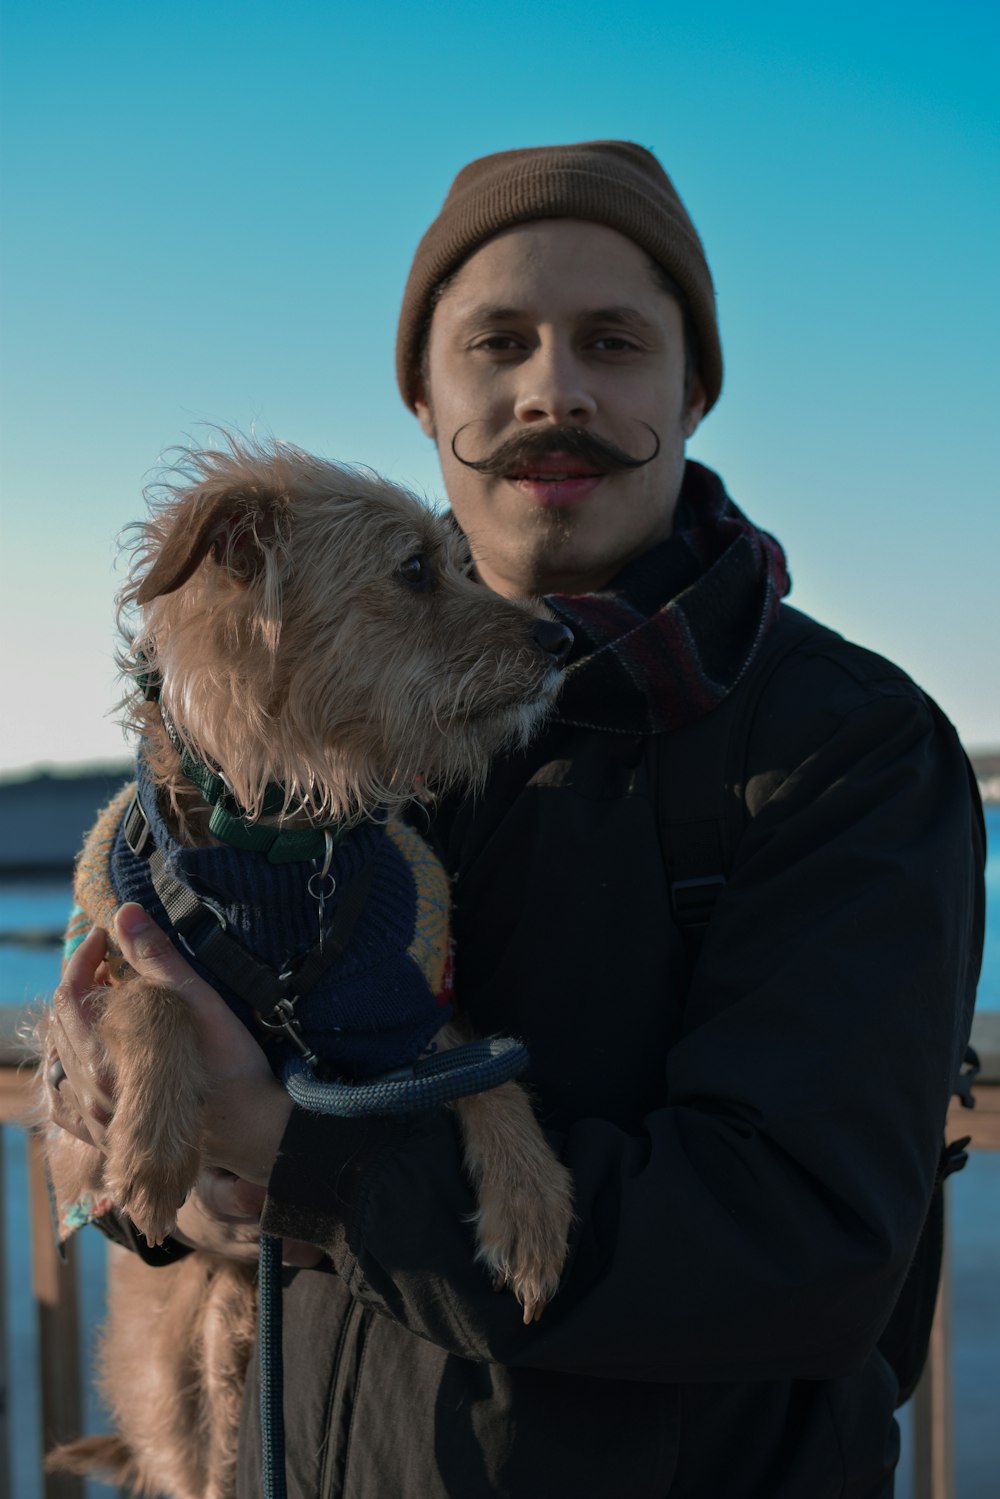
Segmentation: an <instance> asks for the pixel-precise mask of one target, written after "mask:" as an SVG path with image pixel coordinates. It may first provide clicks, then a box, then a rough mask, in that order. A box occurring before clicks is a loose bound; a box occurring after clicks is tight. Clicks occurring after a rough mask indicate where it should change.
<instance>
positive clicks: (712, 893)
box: [670, 874, 726, 927]
mask: <svg viewBox="0 0 1000 1499" xmlns="http://www.w3.org/2000/svg"><path fill="white" fill-rule="evenodd" d="M725 883H726V881H725V877H724V876H723V875H721V874H709V875H703V876H702V877H701V878H700V879H697V880H674V882H673V884H672V885H671V886H670V904H671V907H672V908H673V913H674V920H675V921H676V922H677V924H678V926H695V927H698V926H707V925H708V920H709V917H710V916H711V914H712V912H713V911H714V909H715V903H716V901H717V900H718V898H719V896H720V895H721V893H722V888H723V886H724V885H725Z"/></svg>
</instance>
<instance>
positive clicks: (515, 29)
mask: <svg viewBox="0 0 1000 1499" xmlns="http://www.w3.org/2000/svg"><path fill="white" fill-rule="evenodd" d="M998 42H1000V8H998V7H997V6H996V5H995V4H986V3H975V4H972V3H961V0H959V3H957V4H952V5H950V6H946V5H944V4H936V3H935V4H926V3H920V0H916V3H909V4H906V5H902V4H895V3H884V4H880V5H872V4H870V3H869V4H866V5H857V4H853V3H851V0H845V3H840V4H836V5H833V4H830V5H824V4H818V5H812V6H808V7H807V6H803V5H801V3H799V4H795V5H792V4H788V5H785V4H761V5H746V4H737V3H733V0H728V3H720V4H717V5H715V6H714V7H698V8H695V7H692V6H684V7H680V6H674V5H671V4H669V3H667V4H664V3H657V4H649V3H645V0H641V3H638V4H631V5H629V6H628V7H622V8H617V7H614V8H613V7H611V6H608V5H602V6H593V5H588V4H586V3H576V4H573V5H568V4H561V3H560V4H548V5H546V4H532V5H525V4H520V3H511V4H505V5H503V6H500V5H495V4H493V3H491V0H487V3H484V4H481V5H479V6H476V7H472V6H469V5H467V4H456V3H453V0H444V3H438V4H436V5H435V6H434V7H433V8H431V7H414V6H412V5H410V4H406V5H404V4H397V3H395V0H393V3H390V4H384V5H380V6H378V5H373V6H371V7H369V8H366V9H364V10H362V8H360V7H350V8H348V7H340V6H337V5H335V4H327V5H320V4H296V3H294V0H290V3H286V4H284V5H278V4H276V3H266V4H265V3H249V4H242V5H239V6H236V5H222V4H212V3H211V0H207V3H204V4H201V5H198V6H195V5H191V4H187V3H183V0H181V3H173V4H170V5H165V4H160V3H155V0H154V3H149V4H145V5H138V4H135V3H131V4H123V3H119V0H105V3H100V4H87V3H85V0H72V3H68V0H60V3H45V0H5V3H4V5H3V8H2V10H0V101H2V102H0V111H2V114H0V152H2V161H0V166H2V185H0V194H2V197H0V215H2V229H0V320H2V321H0V336H2V341H3V342H2V356H0V357H2V373H0V379H2V386H0V397H2V407H0V484H2V545H3V553H2V564H0V566H2V581H3V587H2V589H0V611H2V613H0V629H2V631H3V638H4V642H5V648H4V652H3V658H4V666H3V670H4V679H3V685H2V687H0V691H2V694H3V700H4V703H5V708H6V711H5V714H4V727H3V729H2V730H0V770H4V769H7V770H9V769H13V768H18V767H22V766H27V765H29V764H32V763H35V762H39V761H41V762H45V761H48V762H56V763H60V762H67V761H73V760H85V759H92V758H99V757H105V756H108V755H114V754H116V753H120V752H121V750H122V741H121V738H120V734H119V731H118V730H117V729H116V728H115V727H114V724H113V722H112V721H111V720H110V719H109V718H108V717H107V716H106V715H107V711H108V708H109V706H110V705H111V703H112V702H113V701H114V698H115V696H116V687H115V679H114V668H113V648H114V635H113V616H112V597H113V593H114V590H115V587H116V586H117V578H116V575H115V573H114V570H113V562H114V555H115V538H116V535H117V533H118V532H119V530H120V528H121V527H122V526H123V525H125V524H126V523H127V522H128V521H130V520H133V519H135V518H137V517H138V516H140V515H141V514H142V508H143V507H142V497H141V496H142V488H143V485H144V483H145V482H147V481H148V479H149V478H150V476H151V471H152V470H153V468H154V467H155V464H156V462H157V459H158V457H159V455H161V454H162V453H164V452H165V451H166V450H168V449H169V448H170V447H171V446H172V445H174V444H176V443H178V442H182V441H184V440H185V439H187V438H193V439H195V440H196V441H204V440H206V438H207V437H208V436H209V434H208V433H207V432H206V429H205V426H204V424H213V423H214V424H222V425H226V426H235V427H239V428H241V429H244V430H246V429H249V428H251V427H253V428H255V429H256V430H257V431H258V432H259V433H261V434H274V435H276V436H279V437H282V438H286V439H288V440H290V441H293V442H296V443H298V444H300V445H301V446H304V447H308V448H314V449H316V450H317V451H320V452H322V453H325V454H327V455H328V456H331V457H336V458H338V459H341V460H345V461H357V462H363V463H367V464H370V465H372V466H373V467H376V468H379V469H381V470H383V471H384V472H386V473H388V474H390V475H392V476H393V477H395V478H398V479H403V480H406V481H409V482H411V483H413V484H414V485H415V486H416V487H417V488H419V489H421V490H422V491H424V492H426V493H427V494H428V495H431V496H433V495H436V494H439V493H440V479H439V475H438V470H437V465H436V460H435V457H434V453H433V449H432V448H431V447H430V445H429V444H428V443H427V441H426V440H425V439H424V438H423V437H422V436H421V434H420V432H419V429H418V428H417V425H416V423H415V422H414V420H413V418H412V417H411V416H410V415H409V413H408V412H407V411H406V410H405V409H404V407H403V406H402V404H401V403H400V401H399V398H398V396H397V394H396V390H395V384H394V378H393V367H392V351H393V339H394V331H395V320H396V314H397V311H398V306H399V298H400V295H401V292H402V287H403V282H404V280H405V276H406V271H407V268H408V264H409V259H410V256H411V255H412V252H413V249H414V248H415V246H416V243H417V241H418V239H419V237H420V235H421V233H422V232H423V230H424V229H425V228H426V226H427V224H428V223H429V221H430V219H431V218H432V217H433V215H434V213H435V211H436V209H437V207H438V205H439V203H440V201H441V199H442V198H443V196H444V194H445V192H446V191H447V188H448V184H449V182H450V180H451V178H452V176H453V175H454V173H455V171H456V170H457V169H458V168H459V167H460V166H461V165H462V164H463V163H464V162H465V161H467V160H469V159H470V158H471V157H473V156H477V155H480V154H482V153H484V152H488V151H493V150H501V149H504V148H506V147H510V146H518V145H537V144H542V143H547V142H554V141H571V140H583V139H592V138H599V137H605V136H617V137H624V138H628V139H632V140H636V141H639V142H641V143H642V144H643V145H646V146H649V147H650V148H652V149H653V150H655V151H656V152H657V154H658V155H659V156H660V158H661V160H662V161H663V163H664V165H665V166H666V168H667V170H668V171H669V172H670V173H671V175H672V176H673V178H674V180H675V182H676V184H677V186H678V188H679V190H680V192H681V194H682V195H683V197H684V199H685V201H686V203H687V205H688V208H689V209H690V211H691V213H692V216H693V217H694V219H695V222H696V224H697V225H698V228H699V230H700V232H701V235H702V238H703V239H704V241H705V244H706V247H707V250H708V255H709V259H710V262H711V265H712V269H713V273H714V275H715V280H716V285H717V288H718V293H719V315H720V322H721V327H722V335H723V343H724V348H725V353H726V360H727V379H726V388H725V390H724V392H723V396H722V399H721V401H720V404H719V406H718V407H717V409H716V411H715V412H713V413H712V415H711V416H710V417H709V419H708V421H707V422H706V423H705V425H704V427H703V428H702V430H701V432H700V433H699V435H698V436H697V438H696V439H695V442H694V444H693V446H692V449H691V451H692V454H693V456H695V457H698V458H700V459H701V460H702V461H703V462H707V463H709V464H711V465H713V466H714V467H717V468H718V469H719V470H720V471H721V473H722V474H723V476H724V477H725V479H726V481H727V484H728V486H729V488H730V490H731V492H732V493H733V495H734V497H735V498H736V499H737V501H738V502H739V503H740V504H741V505H742V506H743V508H744V509H746V510H747V511H748V512H749V513H750V514H751V515H752V516H753V517H754V518H755V519H757V520H759V521H760V522H762V523H763V524H765V525H767V526H768V527H769V528H770V529H772V530H774V531H775V532H776V534H777V535H778V536H780V538H781V539H782V541H783V542H784V544H785V546H786V548H787V550H788V553H789V558H790V562H791V567H792V574H793V578H794V580H795V591H794V593H793V601H794V602H796V603H798V604H799V606H800V607H802V608H806V609H809V610H811V611H813V612H815V613H817V614H819V615H820V616H821V617H822V618H823V619H824V620H826V621H827V622H828V623H831V624H833V625H835V626H836V627H838V628H840V629H842V630H843V631H844V632H845V633H847V634H849V635H852V636H854V637H855V638H858V639H861V640H863V641H864V642H865V643H867V644H870V645H873V646H874V647H875V648H877V649H879V650H881V651H882V652H884V653H885V654H887V655H890V656H892V657H894V658H895V659H897V660H899V661H900V662H901V664H903V665H904V666H906V667H907V669H909V670H910V671H911V672H912V674H913V675H914V676H915V677H916V678H917V680H918V681H920V682H921V683H922V685H924V686H925V687H927V688H928V689H929V690H930V691H931V692H932V693H933V694H934V695H935V696H936V697H938V699H939V700H940V701H941V703H942V705H943V706H944V707H945V709H946V711H947V712H948V713H949V714H950V716H951V717H952V718H953V719H954V720H955V722H956V723H957V725H958V727H959V730H960V732H961V733H962V735H963V737H964V738H965V740H966V742H967V743H969V744H970V745H973V746H977V745H979V746H981V745H986V744H993V743H995V744H1000V692H998V690H997V689H998V676H1000V673H998V668H997V641H998V639H1000V606H998V602H997V600H998V597H1000V587H998V576H997V575H998V562H1000V547H998V541H1000V521H998V518H997V517H998V503H997V502H998V492H997V491H998V483H997V475H998V472H1000V461H998V460H1000V435H998V434H1000V423H998V421H997V416H996V413H997V410H998V407H1000V400H998V397H1000V381H998V378H997V375H996V365H997V349H998V347H1000V326H998V324H1000V317H998V300H997V296H996V288H995V282H996V277H997V261H998V255H997V248H998V244H1000V236H998V232H997V231H998V227H1000V222H998V221H1000V172H998V154H1000V153H998V147H997V132H996V111H995V89H996V76H997V68H998V63H1000V46H998Z"/></svg>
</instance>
